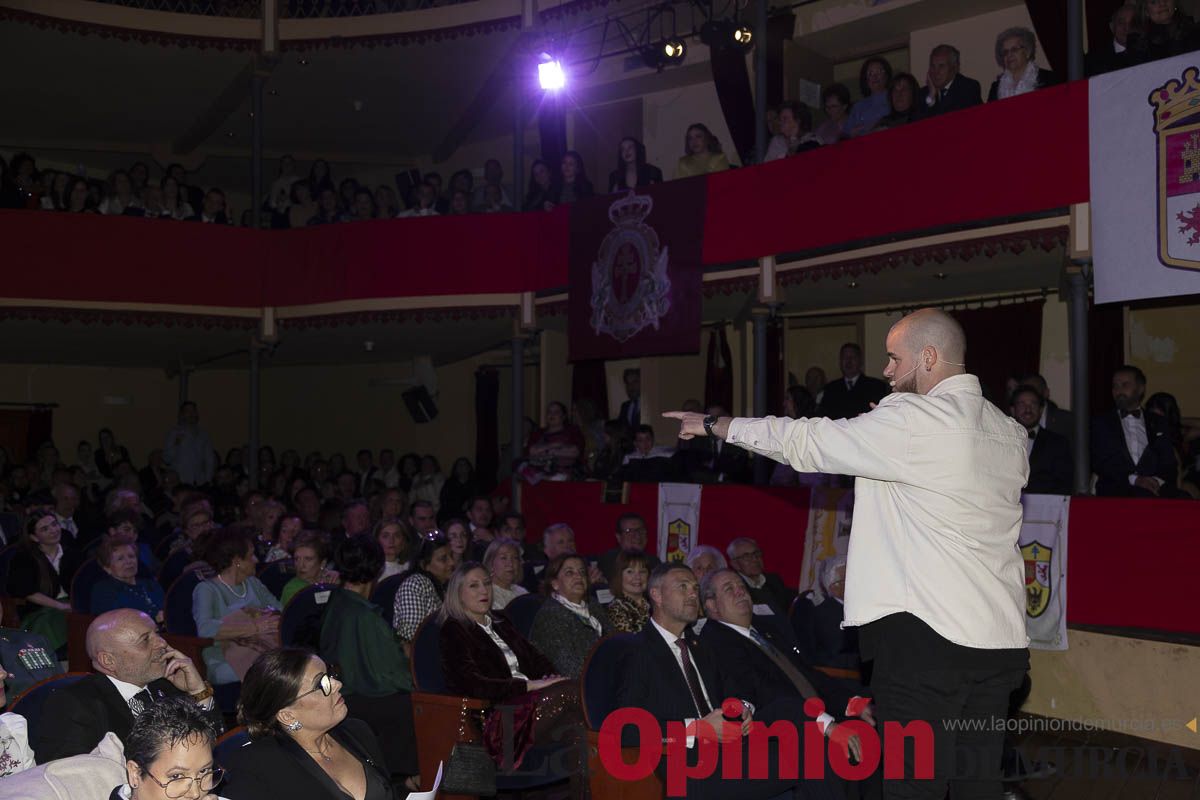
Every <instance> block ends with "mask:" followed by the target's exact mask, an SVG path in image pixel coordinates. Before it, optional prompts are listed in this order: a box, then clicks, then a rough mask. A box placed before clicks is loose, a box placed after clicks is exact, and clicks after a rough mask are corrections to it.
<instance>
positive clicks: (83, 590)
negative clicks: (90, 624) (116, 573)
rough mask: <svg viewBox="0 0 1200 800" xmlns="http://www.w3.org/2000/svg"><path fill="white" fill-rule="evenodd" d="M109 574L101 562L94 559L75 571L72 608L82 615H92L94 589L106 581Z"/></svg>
mask: <svg viewBox="0 0 1200 800" xmlns="http://www.w3.org/2000/svg"><path fill="white" fill-rule="evenodd" d="M107 574H108V573H106V572H105V571H104V567H102V566H100V562H99V561H97V560H96V559H94V558H89V559H88V560H87V561H85V562H83V563H82V564H80V565H79V569H77V570H75V577H73V578H72V579H71V608H73V609H74V610H76V611H78V612H79V613H80V614H91V613H92V589H94V588H96V584H97V583H99V582H100V581H102V580H104V576H105V575H107Z"/></svg>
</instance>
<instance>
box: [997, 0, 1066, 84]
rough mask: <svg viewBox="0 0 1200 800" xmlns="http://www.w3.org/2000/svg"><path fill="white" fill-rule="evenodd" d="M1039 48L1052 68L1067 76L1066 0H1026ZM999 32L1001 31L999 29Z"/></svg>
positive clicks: (1061, 76)
mask: <svg viewBox="0 0 1200 800" xmlns="http://www.w3.org/2000/svg"><path fill="white" fill-rule="evenodd" d="M1025 8H1027V9H1028V10H1029V18H1030V19H1032V20H1033V32H1034V33H1036V34H1037V40H1038V49H1040V50H1041V51H1042V54H1043V55H1045V57H1046V63H1047V64H1049V65H1050V69H1052V70H1054V71H1055V72H1057V73H1058V75H1059V77H1060V78H1063V79H1064V80H1065V79H1066V77H1067V4H1066V3H1065V2H1064V0H1025ZM997 33H999V31H997Z"/></svg>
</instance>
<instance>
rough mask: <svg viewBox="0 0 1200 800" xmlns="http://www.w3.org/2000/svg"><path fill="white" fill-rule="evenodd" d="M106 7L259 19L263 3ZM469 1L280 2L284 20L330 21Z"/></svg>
mask: <svg viewBox="0 0 1200 800" xmlns="http://www.w3.org/2000/svg"><path fill="white" fill-rule="evenodd" d="M93 2H97V3H105V4H107V5H114V6H124V7H125V8H136V9H139V10H141V11H167V12H171V13H175V14H195V15H198V16H205V17H234V18H238V19H258V17H259V16H261V15H262V0H93ZM469 2H472V0H281V2H280V3H279V16H280V17H281V18H283V19H330V18H340V17H365V16H370V15H372V14H396V13H400V12H404V11H415V10H417V9H421V8H434V7H436V6H449V5H458V4H460V3H469Z"/></svg>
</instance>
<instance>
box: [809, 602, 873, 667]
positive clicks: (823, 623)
mask: <svg viewBox="0 0 1200 800" xmlns="http://www.w3.org/2000/svg"><path fill="white" fill-rule="evenodd" d="M809 594H811V592H810V593H809ZM845 617H846V614H845V609H844V608H843V607H842V604H841V603H839V602H838V601H837V600H834V599H833V598H831V597H827V598H825V600H823V601H822V602H820V603H818V604H816V605H813V603H812V600H811V598H805V601H804V602H803V603H800V604H798V605H797V606H796V610H795V611H794V612H793V613H792V632H793V633H794V634H795V635H796V638H797V639H798V640H799V641H800V652H801V653H802V654H803V655H804V656H805V657H807V658H808V659H809V661H810V662H811V663H812V664H813V665H815V666H818V667H836V668H838V669H852V670H861V669H862V659H861V658H860V657H859V653H858V628H843V627H842V621H843V620H844V619H845Z"/></svg>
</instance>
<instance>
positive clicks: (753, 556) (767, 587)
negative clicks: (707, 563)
mask: <svg viewBox="0 0 1200 800" xmlns="http://www.w3.org/2000/svg"><path fill="white" fill-rule="evenodd" d="M725 555H727V556H728V557H729V566H731V567H733V569H734V571H735V572H737V574H738V575H739V576H740V577H741V579H742V580H743V581H744V582H745V584H746V591H747V592H748V593H749V595H750V601H751V603H752V604H753V605H754V613H755V614H759V615H767V614H775V615H776V616H780V617H784V618H786V617H787V613H788V609H789V608H791V606H792V600H794V599H795V597H796V593H795V592H793V591H792V590H791V589H789V588H787V587H786V586H784V585H783V578H780V577H779V576H778V575H776V574H775V573H773V572H767V571H765V570H764V569H763V553H762V548H760V547H759V546H758V542H756V541H754V540H753V539H751V538H750V537H749V536H739V537H738V538H737V539H734V540H733V541H732V542H730V543H729V546H728V547H726V548H725Z"/></svg>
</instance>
